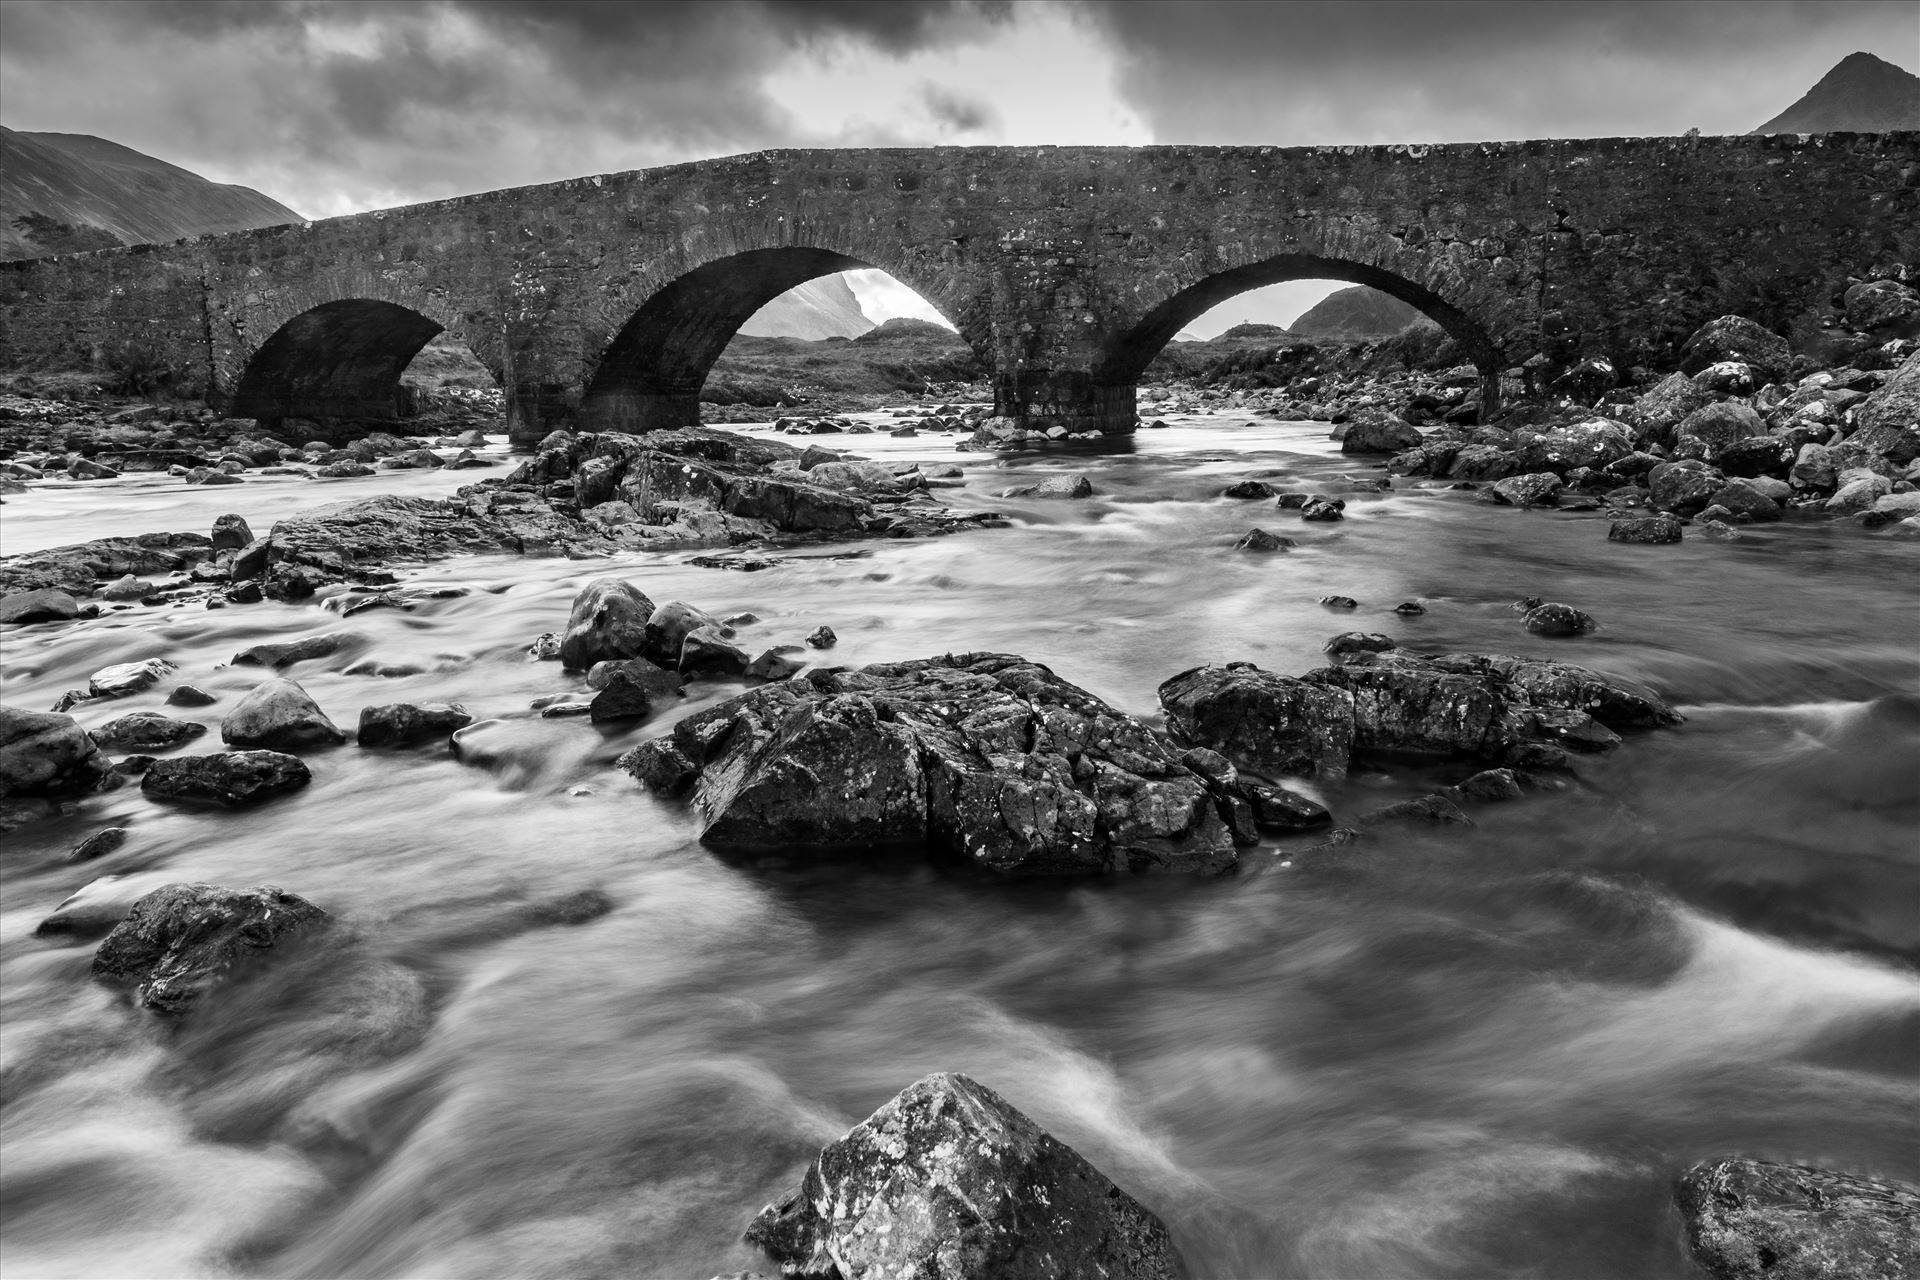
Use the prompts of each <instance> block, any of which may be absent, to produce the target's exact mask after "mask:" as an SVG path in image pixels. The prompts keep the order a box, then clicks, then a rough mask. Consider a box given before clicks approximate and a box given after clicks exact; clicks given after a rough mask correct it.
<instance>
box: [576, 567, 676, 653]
mask: <svg viewBox="0 0 1920 1280" xmlns="http://www.w3.org/2000/svg"><path fill="white" fill-rule="evenodd" d="M652 616H653V601H651V600H649V599H647V597H646V595H645V594H644V593H642V592H641V590H640V588H638V587H636V586H634V585H633V584H632V583H630V582H622V581H621V580H620V579H619V578H595V579H594V580H593V581H592V582H589V583H588V584H587V585H586V586H584V587H582V588H581V589H580V594H579V595H576V596H575V597H574V598H573V612H572V613H571V614H570V615H569V616H568V618H567V633H566V635H565V636H563V637H562V638H561V640H560V661H561V662H562V663H564V664H565V665H567V666H569V667H573V668H575V669H577V670H580V671H585V670H587V669H588V668H589V667H591V666H593V664H594V663H596V662H606V661H608V660H610V659H616V658H637V657H639V656H640V655H641V654H642V653H644V652H645V651H646V647H647V619H648V618H650V617H652Z"/></svg>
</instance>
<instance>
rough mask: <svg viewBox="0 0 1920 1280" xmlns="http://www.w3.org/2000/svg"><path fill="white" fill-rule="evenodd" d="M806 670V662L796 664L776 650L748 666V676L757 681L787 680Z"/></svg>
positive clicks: (768, 651) (769, 650)
mask: <svg viewBox="0 0 1920 1280" xmlns="http://www.w3.org/2000/svg"><path fill="white" fill-rule="evenodd" d="M783 647H784V646H783ZM805 669H806V664H805V663H804V662H796V661H794V660H793V659H792V658H789V657H787V656H786V655H785V654H784V653H781V652H780V650H779V649H778V648H774V649H768V650H766V651H765V652H763V653H762V654H761V655H760V656H759V657H757V658H755V659H754V660H753V661H752V663H750V664H749V665H748V667H747V671H746V674H747V675H748V676H749V677H751V678H753V679H755V680H786V679H788V678H790V677H792V676H794V675H797V674H799V673H800V672H801V671H804V670H805Z"/></svg>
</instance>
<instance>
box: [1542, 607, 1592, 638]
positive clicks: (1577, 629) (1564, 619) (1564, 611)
mask: <svg viewBox="0 0 1920 1280" xmlns="http://www.w3.org/2000/svg"><path fill="white" fill-rule="evenodd" d="M1525 622H1526V627H1527V630H1529V631H1531V632H1533V634H1535V635H1537V636H1583V635H1585V634H1586V633H1587V632H1589V631H1592V630H1593V629H1594V628H1595V627H1597V626H1599V625H1600V624H1599V623H1597V622H1595V621H1594V620H1593V615H1592V614H1590V613H1586V612H1583V611H1582V610H1579V609H1576V608H1574V607H1573V606H1572V605H1570V604H1555V603H1548V604H1542V605H1539V606H1538V607H1536V608H1533V609H1529V610H1527V616H1526V619H1525Z"/></svg>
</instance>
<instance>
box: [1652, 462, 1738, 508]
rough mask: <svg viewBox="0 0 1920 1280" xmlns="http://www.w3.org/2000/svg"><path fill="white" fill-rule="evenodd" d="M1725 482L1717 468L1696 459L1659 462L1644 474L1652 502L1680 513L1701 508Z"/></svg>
mask: <svg viewBox="0 0 1920 1280" xmlns="http://www.w3.org/2000/svg"><path fill="white" fill-rule="evenodd" d="M1726 482H1727V478H1726V477H1725V476H1724V475H1722V474H1721V473H1720V471H1719V470H1718V469H1717V468H1715V467H1710V466H1708V465H1707V464H1706V463H1704V462H1701V461H1699V460H1698V459H1687V460H1684V461H1680V462H1663V463H1661V464H1660V465H1659V466H1657V467H1655V468H1654V469H1653V470H1651V471H1649V472H1648V473H1647V487H1648V489H1649V491H1650V494H1651V497H1652V501H1653V505H1654V506H1655V507H1657V508H1659V509H1660V510H1662V511H1671V512H1673V513H1675V514H1677V515H1683V516H1690V515H1693V514H1694V513H1695V512H1698V511H1703V510H1705V509H1706V506H1707V504H1708V503H1709V502H1712V501H1713V495H1714V494H1715V493H1718V492H1719V491H1720V488H1721V486H1723V485H1724V484H1726Z"/></svg>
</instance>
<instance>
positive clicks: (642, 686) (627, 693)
mask: <svg viewBox="0 0 1920 1280" xmlns="http://www.w3.org/2000/svg"><path fill="white" fill-rule="evenodd" d="M656 688H657V686H655V685H652V684H650V683H649V682H647V681H645V680H643V679H641V678H638V677H635V676H630V675H628V674H627V673H626V672H625V671H614V672H612V673H611V674H609V675H608V676H607V678H606V680H605V681H604V682H603V683H602V684H601V686H600V691H599V692H598V693H596V694H594V695H593V700H592V701H591V702H590V703H588V704H587V714H588V715H589V716H591V717H592V718H593V719H594V720H595V721H596V722H603V721H608V720H640V719H644V718H646V717H647V716H650V715H652V714H653V713H654V711H655V709H656V707H657V706H658V696H659V695H658V694H656V692H655V689H656Z"/></svg>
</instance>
